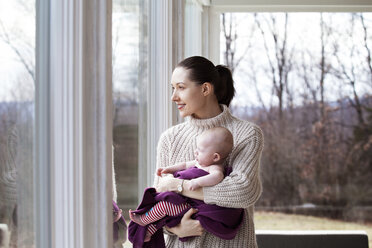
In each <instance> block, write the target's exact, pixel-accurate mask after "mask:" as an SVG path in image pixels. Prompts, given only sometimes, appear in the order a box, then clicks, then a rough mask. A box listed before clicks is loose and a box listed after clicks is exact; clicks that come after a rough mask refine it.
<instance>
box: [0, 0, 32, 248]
mask: <svg viewBox="0 0 372 248" xmlns="http://www.w3.org/2000/svg"><path fill="white" fill-rule="evenodd" d="M0 16H1V18H0V53H1V54H2V56H1V58H0V88H1V91H0V199H1V202H0V224H5V225H6V227H7V229H8V231H9V232H8V235H10V236H9V237H8V240H5V243H6V242H7V241H8V242H9V247H11V248H15V247H34V245H35V235H34V208H33V206H34V193H33V185H34V181H33V177H32V176H30V175H33V171H34V163H33V161H34V155H33V154H34V150H33V147H34V121H35V119H34V116H35V114H34V113H35V110H34V100H35V94H34V89H35V1H10V2H6V1H2V2H1V3H0ZM1 238H2V239H4V237H1ZM5 238H6V237H5Z"/></svg>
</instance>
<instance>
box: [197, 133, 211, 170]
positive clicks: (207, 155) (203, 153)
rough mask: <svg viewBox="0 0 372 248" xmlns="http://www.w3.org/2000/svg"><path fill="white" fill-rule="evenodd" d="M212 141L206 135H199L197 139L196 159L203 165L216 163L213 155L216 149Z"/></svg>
mask: <svg viewBox="0 0 372 248" xmlns="http://www.w3.org/2000/svg"><path fill="white" fill-rule="evenodd" d="M213 148H214V145H213V143H212V141H211V140H210V139H206V138H204V137H199V138H198V139H197V140H196V150H195V160H196V161H198V163H199V164H200V165H201V166H209V165H212V164H214V161H213V157H214V154H215V149H213Z"/></svg>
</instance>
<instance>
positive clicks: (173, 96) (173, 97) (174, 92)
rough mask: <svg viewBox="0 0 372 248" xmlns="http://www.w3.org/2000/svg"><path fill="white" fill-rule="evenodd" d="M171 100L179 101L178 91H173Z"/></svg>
mask: <svg viewBox="0 0 372 248" xmlns="http://www.w3.org/2000/svg"><path fill="white" fill-rule="evenodd" d="M171 100H172V101H177V100H178V95H177V92H176V90H174V91H173V93H172V98H171Z"/></svg>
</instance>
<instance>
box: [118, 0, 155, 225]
mask: <svg viewBox="0 0 372 248" xmlns="http://www.w3.org/2000/svg"><path fill="white" fill-rule="evenodd" d="M146 6H147V4H146V1H140V0H130V1H123V0H114V1H113V13H112V49H113V55H112V58H113V62H112V63H113V108H114V109H113V111H114V120H113V125H114V126H113V139H114V140H113V143H114V164H115V172H116V183H117V193H118V199H117V201H118V205H119V207H120V208H122V209H123V210H124V211H123V215H124V217H125V218H126V219H127V220H128V219H129V217H128V209H130V208H132V209H133V208H135V207H136V206H137V204H138V164H139V160H141V159H142V160H144V159H145V157H146V156H145V154H143V156H142V157H141V158H139V157H138V150H139V147H138V145H139V115H140V113H141V111H143V110H141V109H140V108H143V106H145V105H144V104H142V105H141V103H143V99H141V98H143V96H140V94H143V93H142V92H143V91H141V89H140V85H141V81H142V80H145V78H147V66H146V65H147V61H148V60H147V26H146V25H147V17H146ZM140 106H142V107H140ZM141 132H143V131H141Z"/></svg>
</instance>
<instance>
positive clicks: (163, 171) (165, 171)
mask: <svg viewBox="0 0 372 248" xmlns="http://www.w3.org/2000/svg"><path fill="white" fill-rule="evenodd" d="M168 173H172V172H171V170H170V169H169V168H158V169H157V170H156V175H157V176H159V177H161V176H162V174H168Z"/></svg>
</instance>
